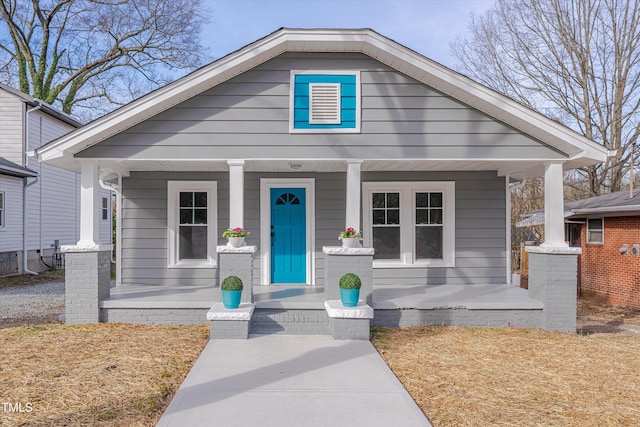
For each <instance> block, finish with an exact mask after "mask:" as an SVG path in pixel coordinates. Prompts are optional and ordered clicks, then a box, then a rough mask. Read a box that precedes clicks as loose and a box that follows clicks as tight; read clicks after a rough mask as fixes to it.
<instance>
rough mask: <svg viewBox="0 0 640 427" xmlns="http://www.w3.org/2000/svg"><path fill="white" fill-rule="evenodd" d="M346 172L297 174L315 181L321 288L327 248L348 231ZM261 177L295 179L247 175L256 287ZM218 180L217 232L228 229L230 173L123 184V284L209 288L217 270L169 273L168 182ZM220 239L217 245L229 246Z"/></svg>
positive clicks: (140, 177)
mask: <svg viewBox="0 0 640 427" xmlns="http://www.w3.org/2000/svg"><path fill="white" fill-rule="evenodd" d="M345 177H346V175H345V174H344V173H325V174H297V175H296V178H314V179H315V190H316V192H315V205H316V212H315V220H316V221H315V229H316V241H315V256H316V258H315V261H316V277H317V278H318V279H317V283H318V284H322V277H323V267H324V262H323V254H322V247H323V246H336V245H338V244H339V242H338V240H337V236H338V232H339V231H340V229H342V227H343V226H344V214H343V212H344V206H345V192H346V187H345ZM260 178H292V176H291V174H286V173H281V174H275V173H272V174H258V173H246V174H245V196H246V197H245V228H246V229H247V230H249V231H250V232H251V235H250V236H249V237H247V239H246V242H247V244H249V245H256V246H257V247H258V251H257V253H256V258H255V261H254V284H259V283H260V265H261V264H260V262H261V255H260V249H261V247H260V215H261V212H260ZM168 180H215V181H217V183H218V230H219V233H218V234H219V235H220V234H221V233H222V230H224V229H226V228H227V227H228V222H229V215H228V208H229V186H228V175H227V174H226V173H156V172H153V173H142V172H138V173H132V174H131V177H128V178H124V180H123V193H122V194H123V200H122V269H123V270H122V282H123V283H133V284H135V283H141V284H177V285H182V284H184V285H189V284H193V285H195V284H209V283H212V280H217V277H218V276H217V270H216V269H167V181H168ZM225 243H226V242H225V240H224V239H221V238H219V239H218V244H225Z"/></svg>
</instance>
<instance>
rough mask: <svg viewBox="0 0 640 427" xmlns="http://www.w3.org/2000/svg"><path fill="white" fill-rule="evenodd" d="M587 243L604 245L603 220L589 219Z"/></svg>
mask: <svg viewBox="0 0 640 427" xmlns="http://www.w3.org/2000/svg"><path fill="white" fill-rule="evenodd" d="M587 243H598V244H602V243H604V219H603V218H590V219H588V220H587Z"/></svg>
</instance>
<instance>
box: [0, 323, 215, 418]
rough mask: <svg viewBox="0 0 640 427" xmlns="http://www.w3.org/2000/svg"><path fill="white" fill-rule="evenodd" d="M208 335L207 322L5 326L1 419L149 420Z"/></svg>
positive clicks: (0, 344) (1, 333)
mask: <svg viewBox="0 0 640 427" xmlns="http://www.w3.org/2000/svg"><path fill="white" fill-rule="evenodd" d="M208 337H209V330H208V327H207V326H143V325H124V324H117V323H109V324H94V325H83V326H64V325H37V326H34V325H30V326H20V327H12V328H6V329H2V330H0V426H22V425H24V426H27V425H28V426H62V425H68V426H76V425H82V426H153V425H155V424H156V423H157V421H158V419H159V418H160V416H161V415H162V411H163V410H164V409H165V408H166V406H167V405H168V403H169V401H170V400H171V398H172V396H173V394H174V393H175V391H176V390H177V389H178V387H179V386H180V384H181V383H182V381H183V379H184V377H185V376H186V374H187V373H188V372H189V370H190V369H191V366H192V365H193V363H194V362H195V360H196V359H197V358H198V356H199V355H200V353H201V351H202V349H203V348H204V346H205V345H206V343H207V340H208ZM3 403H7V404H11V405H12V406H7V405H6V404H5V405H3ZM18 404H19V406H18ZM20 410H22V412H19V411H20Z"/></svg>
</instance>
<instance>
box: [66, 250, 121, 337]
mask: <svg viewBox="0 0 640 427" xmlns="http://www.w3.org/2000/svg"><path fill="white" fill-rule="evenodd" d="M64 252H65V274H64V283H65V321H66V323H67V324H79V323H98V322H99V321H100V301H103V300H105V299H107V298H109V295H110V290H111V286H110V284H111V250H110V249H109V250H97V251H86V250H82V249H81V248H78V249H76V248H74V247H66V248H64Z"/></svg>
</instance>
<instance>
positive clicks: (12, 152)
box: [0, 89, 24, 165]
mask: <svg viewBox="0 0 640 427" xmlns="http://www.w3.org/2000/svg"><path fill="white" fill-rule="evenodd" d="M23 111H24V104H23V103H22V101H21V100H20V99H19V98H18V97H17V96H15V95H13V94H11V93H9V92H5V91H4V90H2V89H0V157H4V158H5V159H7V160H9V161H10V162H13V163H16V164H18V165H24V157H23V153H24V147H23V145H22V124H23Z"/></svg>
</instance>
